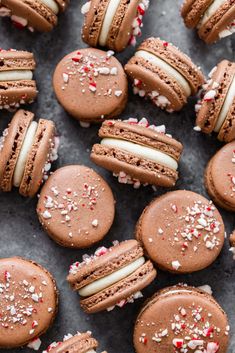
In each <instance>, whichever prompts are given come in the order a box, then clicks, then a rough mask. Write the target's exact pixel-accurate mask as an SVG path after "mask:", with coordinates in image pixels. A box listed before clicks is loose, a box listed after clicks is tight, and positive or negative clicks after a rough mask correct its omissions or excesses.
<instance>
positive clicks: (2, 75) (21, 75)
mask: <svg viewBox="0 0 235 353" xmlns="http://www.w3.org/2000/svg"><path fill="white" fill-rule="evenodd" d="M32 78H33V72H32V71H30V70H12V71H1V72H0V81H2V82H3V81H21V80H27V81H28V80H32Z"/></svg>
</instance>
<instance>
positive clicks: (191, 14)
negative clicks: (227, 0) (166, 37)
mask: <svg viewBox="0 0 235 353" xmlns="http://www.w3.org/2000/svg"><path fill="white" fill-rule="evenodd" d="M213 1H214V0H199V1H198V0H184V2H183V4H182V8H181V15H182V17H183V19H184V22H185V24H186V26H187V27H188V28H194V27H196V26H197V25H198V23H199V22H200V19H201V18H202V16H203V14H204V12H205V11H206V10H207V8H208V7H209V6H210V5H211V4H212V2H213Z"/></svg>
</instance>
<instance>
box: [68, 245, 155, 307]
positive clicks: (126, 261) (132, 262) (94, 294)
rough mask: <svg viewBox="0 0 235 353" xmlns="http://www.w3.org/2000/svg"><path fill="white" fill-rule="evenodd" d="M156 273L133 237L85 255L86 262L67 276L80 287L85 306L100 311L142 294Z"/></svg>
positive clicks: (76, 287)
mask: <svg viewBox="0 0 235 353" xmlns="http://www.w3.org/2000/svg"><path fill="white" fill-rule="evenodd" d="M155 277H156V270H155V269H154V268H153V265H152V263H151V261H149V260H145V258H144V255H143V249H142V248H141V246H140V245H139V243H138V242H137V241H136V240H134V239H133V240H127V241H124V242H121V243H118V242H116V243H115V244H114V246H112V247H111V248H109V249H107V248H105V247H101V248H99V249H97V251H96V252H95V254H94V255H91V256H88V255H85V256H83V261H82V262H75V263H74V264H73V265H71V267H70V271H69V275H68V277H67V280H68V282H69V284H70V286H71V288H72V289H73V290H74V291H78V293H79V295H80V297H81V300H80V304H81V307H82V309H83V310H84V311H85V312H87V313H96V312H99V311H102V310H108V311H110V310H112V309H114V308H115V306H119V307H123V306H124V305H125V304H126V303H132V302H133V301H134V300H135V299H138V298H141V297H142V293H141V292H140V291H141V290H142V289H143V288H145V287H146V286H148V285H149V284H150V283H151V282H152V281H153V280H154V279H155Z"/></svg>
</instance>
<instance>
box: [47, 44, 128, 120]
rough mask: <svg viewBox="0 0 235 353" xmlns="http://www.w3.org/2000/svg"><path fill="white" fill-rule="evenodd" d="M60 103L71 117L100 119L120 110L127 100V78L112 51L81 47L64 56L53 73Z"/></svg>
mask: <svg viewBox="0 0 235 353" xmlns="http://www.w3.org/2000/svg"><path fill="white" fill-rule="evenodd" d="M53 86H54V90H55V94H56V96H57V99H58V100H59V102H60V104H61V105H62V106H63V107H64V109H65V110H66V111H67V112H68V113H69V114H71V115H72V116H73V117H74V118H76V119H78V120H81V121H84V122H88V123H89V122H96V121H101V120H102V119H104V118H107V117H113V116H116V115H118V114H119V113H121V111H122V110H123V109H124V107H125V104H126V100H127V79H126V75H125V73H124V70H123V68H122V65H121V64H120V63H119V61H118V60H117V59H116V58H115V57H114V56H113V52H104V51H101V50H98V49H94V48H86V49H81V50H79V51H75V52H73V53H71V54H69V55H67V56H65V57H64V58H63V59H62V60H61V62H60V63H59V64H58V65H57V67H56V69H55V73H54V77H53Z"/></svg>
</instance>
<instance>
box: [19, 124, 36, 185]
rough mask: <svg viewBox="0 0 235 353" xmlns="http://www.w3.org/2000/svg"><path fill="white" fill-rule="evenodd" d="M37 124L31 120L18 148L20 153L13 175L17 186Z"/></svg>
mask: <svg viewBox="0 0 235 353" xmlns="http://www.w3.org/2000/svg"><path fill="white" fill-rule="evenodd" d="M37 127H38V124H37V123H36V121H32V122H31V124H30V126H29V128H28V130H27V132H26V135H25V139H24V141H23V145H22V147H21V150H20V154H19V157H18V160H17V163H16V167H15V171H14V176H13V185H14V186H15V187H19V186H20V183H21V181H22V178H23V175H24V169H25V165H26V161H27V158H28V154H29V151H30V148H31V147H32V144H33V141H34V137H35V134H36V131H37Z"/></svg>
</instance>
